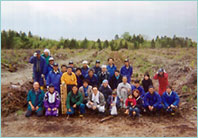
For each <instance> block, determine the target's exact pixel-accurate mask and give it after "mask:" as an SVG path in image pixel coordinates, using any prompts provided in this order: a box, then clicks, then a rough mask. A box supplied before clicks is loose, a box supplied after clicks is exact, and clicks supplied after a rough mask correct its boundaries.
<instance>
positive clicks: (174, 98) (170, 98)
mask: <svg viewBox="0 0 198 138" xmlns="http://www.w3.org/2000/svg"><path fill="white" fill-rule="evenodd" d="M162 103H163V104H164V106H165V108H167V107H168V106H170V105H171V104H173V105H174V106H178V105H179V96H178V95H177V93H176V92H174V91H172V92H171V95H168V93H167V92H164V93H163V95H162Z"/></svg>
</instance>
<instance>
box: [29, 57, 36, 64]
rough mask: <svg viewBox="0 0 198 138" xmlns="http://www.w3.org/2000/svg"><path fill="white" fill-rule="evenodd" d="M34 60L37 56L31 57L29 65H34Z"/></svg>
mask: <svg viewBox="0 0 198 138" xmlns="http://www.w3.org/2000/svg"><path fill="white" fill-rule="evenodd" d="M34 59H35V56H31V57H30V60H29V63H31V64H33V63H34Z"/></svg>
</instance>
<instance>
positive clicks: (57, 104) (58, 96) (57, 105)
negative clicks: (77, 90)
mask: <svg viewBox="0 0 198 138" xmlns="http://www.w3.org/2000/svg"><path fill="white" fill-rule="evenodd" d="M59 106H60V95H59V94H58V93H56V104H55V107H56V108H59Z"/></svg>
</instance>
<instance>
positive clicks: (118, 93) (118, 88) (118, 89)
mask: <svg viewBox="0 0 198 138" xmlns="http://www.w3.org/2000/svg"><path fill="white" fill-rule="evenodd" d="M120 91H121V86H120V84H118V87H117V95H118V97H119V98H120V99H122V97H121V94H120Z"/></svg>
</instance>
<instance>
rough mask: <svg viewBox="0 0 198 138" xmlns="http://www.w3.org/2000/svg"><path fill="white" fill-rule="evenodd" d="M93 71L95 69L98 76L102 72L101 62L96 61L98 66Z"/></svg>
mask: <svg viewBox="0 0 198 138" xmlns="http://www.w3.org/2000/svg"><path fill="white" fill-rule="evenodd" d="M93 69H94V72H95V74H96V75H98V74H99V73H100V72H101V71H102V69H101V67H100V60H96V64H95V66H94V67H93Z"/></svg>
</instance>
